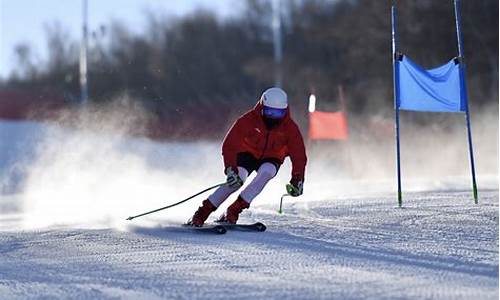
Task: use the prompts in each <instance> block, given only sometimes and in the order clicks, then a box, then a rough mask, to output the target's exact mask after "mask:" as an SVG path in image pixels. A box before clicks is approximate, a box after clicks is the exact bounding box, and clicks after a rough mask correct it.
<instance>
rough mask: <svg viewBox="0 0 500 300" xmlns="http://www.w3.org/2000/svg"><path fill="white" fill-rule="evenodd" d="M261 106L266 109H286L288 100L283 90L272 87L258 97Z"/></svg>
mask: <svg viewBox="0 0 500 300" xmlns="http://www.w3.org/2000/svg"><path fill="white" fill-rule="evenodd" d="M260 101H262V104H263V105H264V106H267V107H272V108H279V109H285V108H287V107H288V99H287V96H286V93H285V91H284V90H282V89H280V88H277V87H272V88H269V89H267V90H265V91H264V93H262V96H261V97H260Z"/></svg>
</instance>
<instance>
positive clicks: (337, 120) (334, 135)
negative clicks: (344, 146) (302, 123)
mask: <svg viewBox="0 0 500 300" xmlns="http://www.w3.org/2000/svg"><path fill="white" fill-rule="evenodd" d="M348 137H349V128H348V126H347V117H346V115H345V113H344V112H342V111H339V112H322V111H314V112H310V113H309V138H310V139H311V140H347V139H348Z"/></svg>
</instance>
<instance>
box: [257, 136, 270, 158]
mask: <svg viewBox="0 0 500 300" xmlns="http://www.w3.org/2000/svg"><path fill="white" fill-rule="evenodd" d="M270 133H271V130H268V131H267V133H266V143H265V144H264V150H262V154H261V155H260V158H259V159H262V158H263V157H264V154H265V153H266V149H267V143H268V141H269V134H270Z"/></svg>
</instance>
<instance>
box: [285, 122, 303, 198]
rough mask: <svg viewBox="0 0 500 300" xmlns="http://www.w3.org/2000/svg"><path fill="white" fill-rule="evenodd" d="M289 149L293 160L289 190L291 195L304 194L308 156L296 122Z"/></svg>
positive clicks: (291, 132) (291, 131)
mask: <svg viewBox="0 0 500 300" xmlns="http://www.w3.org/2000/svg"><path fill="white" fill-rule="evenodd" d="M288 150H289V154H290V160H291V161H292V179H291V180H290V186H287V190H288V193H289V194H290V195H292V196H294V197H296V196H300V195H302V191H303V185H304V174H305V169H306V164H307V156H306V149H305V146H304V139H303V138H302V134H301V133H300V130H299V127H298V126H297V125H296V124H295V123H293V124H292V126H291V128H290V137H289V139H288Z"/></svg>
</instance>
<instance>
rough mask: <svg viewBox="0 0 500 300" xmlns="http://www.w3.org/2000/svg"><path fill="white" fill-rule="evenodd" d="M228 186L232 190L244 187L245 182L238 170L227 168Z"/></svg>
mask: <svg viewBox="0 0 500 300" xmlns="http://www.w3.org/2000/svg"><path fill="white" fill-rule="evenodd" d="M226 176H227V177H226V184H227V185H228V186H229V187H232V188H240V187H241V186H242V185H243V180H241V178H240V176H238V168H233V167H227V168H226Z"/></svg>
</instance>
